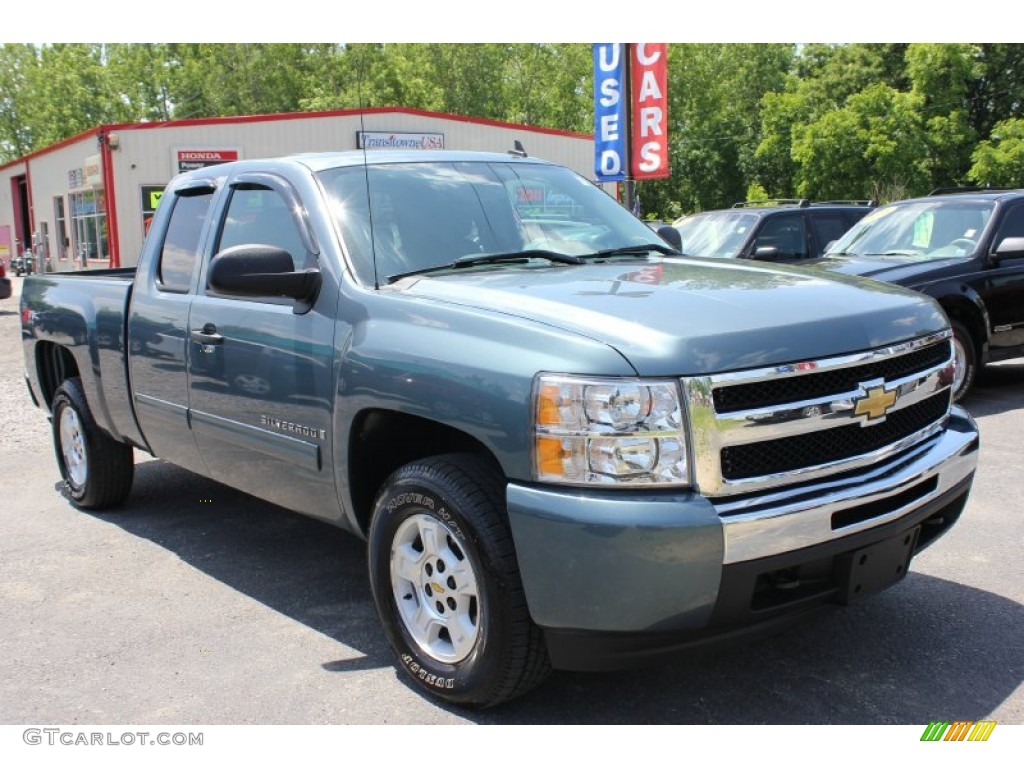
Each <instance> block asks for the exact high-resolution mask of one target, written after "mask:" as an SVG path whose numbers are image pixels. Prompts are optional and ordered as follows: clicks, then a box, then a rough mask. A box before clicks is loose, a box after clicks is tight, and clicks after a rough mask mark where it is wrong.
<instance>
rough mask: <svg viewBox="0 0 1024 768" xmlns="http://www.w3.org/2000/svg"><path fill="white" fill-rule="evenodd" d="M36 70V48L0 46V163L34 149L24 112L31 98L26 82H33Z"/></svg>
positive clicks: (24, 45) (13, 45)
mask: <svg viewBox="0 0 1024 768" xmlns="http://www.w3.org/2000/svg"><path fill="white" fill-rule="evenodd" d="M38 68H39V57H38V51H37V50H36V48H35V46H33V45H28V44H17V43H14V44H5V45H0V161H6V160H11V159H13V158H16V157H21V156H22V155H25V154H28V153H29V152H31V151H32V149H33V146H34V145H33V143H32V130H31V128H30V127H29V125H28V124H27V123H26V122H25V117H26V115H25V111H26V106H27V104H28V102H29V101H30V100H31V98H32V92H31V90H30V89H29V83H31V82H36V80H37V78H36V76H35V70H36V69H38Z"/></svg>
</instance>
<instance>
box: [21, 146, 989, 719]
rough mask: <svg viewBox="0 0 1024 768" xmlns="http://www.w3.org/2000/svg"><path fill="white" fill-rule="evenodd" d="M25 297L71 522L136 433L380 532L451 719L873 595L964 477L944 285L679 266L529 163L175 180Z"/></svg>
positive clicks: (270, 169) (34, 363)
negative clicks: (567, 674)
mask: <svg viewBox="0 0 1024 768" xmlns="http://www.w3.org/2000/svg"><path fill="white" fill-rule="evenodd" d="M22 301H23V306H22V310H23V311H22V323H23V325H22V335H23V340H24V351H25V362H26V376H27V382H28V388H29V391H30V393H31V397H32V399H33V401H34V402H35V403H36V404H37V405H38V406H39V407H41V408H44V409H45V410H46V411H47V413H48V414H49V415H50V419H51V422H52V428H53V439H54V444H55V449H56V458H57V464H58V466H59V470H60V473H61V475H62V477H63V482H64V488H65V490H66V494H67V496H68V497H69V499H70V501H71V503H73V504H75V505H77V506H79V507H82V508H85V509H105V508H110V507H114V506H116V505H119V504H121V503H122V502H124V501H125V500H126V498H127V497H128V495H129V492H130V489H131V485H132V476H133V450H134V449H138V450H141V451H145V452H146V453H149V454H152V455H153V456H157V457H160V458H161V459H164V460H166V461H168V462H172V463H174V464H177V465H180V466H182V467H185V468H187V469H189V470H192V471H195V472H197V473H200V474H202V475H204V476H207V477H211V478H214V479H216V480H219V481H221V482H223V483H226V484H227V485H230V486H233V487H235V488H239V489H242V490H243V491H246V492H248V493H250V494H253V495H254V496H258V497H260V498H262V499H267V500H269V501H272V502H274V503H276V504H279V505H281V506H283V507H285V508H287V509H290V510H295V511H297V512H300V513H303V514H307V515H311V516H314V517H316V518H320V519H322V520H326V521H329V522H331V523H334V524H336V525H338V526H340V527H342V528H344V529H347V530H349V531H351V532H352V533H354V534H356V535H358V536H361V537H364V538H365V539H366V541H367V543H368V561H369V572H370V583H371V585H372V591H373V597H374V600H375V603H376V606H377V609H378V612H379V615H380V618H381V621H382V624H383V627H384V630H385V633H386V635H387V638H388V640H389V642H390V644H391V646H392V647H393V649H394V652H395V654H396V657H397V660H398V662H397V663H398V666H399V667H400V668H401V669H402V670H403V671H404V672H405V673H406V674H408V675H409V677H410V678H411V680H412V681H414V683H415V684H416V685H418V686H419V687H421V688H422V689H423V690H425V691H428V692H430V693H432V694H434V695H436V696H439V697H441V698H443V699H445V700H447V701H449V702H453V703H457V704H462V705H466V706H488V705H493V704H497V703H499V702H502V701H505V700H507V699H510V698H512V697H514V696H518V695H521V694H523V693H525V692H526V691H528V690H530V689H531V688H533V687H535V686H536V685H538V684H539V683H540V682H541V681H542V680H543V679H544V677H545V676H546V675H547V673H548V672H549V670H550V669H552V668H561V669H576V670H598V669H607V668H614V667H626V666H630V665H636V664H641V663H652V662H654V661H655V660H658V659H662V658H663V657H666V656H668V655H670V654H672V653H675V652H678V651H680V650H681V649H684V648H686V647H687V646H689V645H692V644H694V643H699V642H704V641H707V640H711V639H714V638H719V637H721V636H724V635H734V634H739V633H741V632H745V631H748V630H751V629H761V628H770V627H773V626H775V625H777V624H779V623H781V622H782V621H783V620H784V619H789V618H792V617H793V616H795V615H798V614H801V613H804V612H805V611H808V610H810V609H812V608H815V607H819V606H821V605H822V604H825V603H847V602H850V601H852V600H855V599H857V598H859V597H861V596H864V595H867V594H871V593H873V592H876V591H878V590H880V589H882V588H884V587H887V586H889V585H891V584H893V583H895V582H896V581H898V580H899V579H900V578H901V577H902V576H903V575H904V574H905V573H906V571H907V568H908V566H909V564H910V562H911V559H912V558H913V556H914V555H915V554H916V553H917V552H919V551H920V550H921V549H922V548H924V547H926V546H928V545H929V544H931V543H932V542H933V541H935V539H937V538H938V537H939V536H941V535H942V534H943V533H944V532H945V531H947V530H948V529H949V528H950V526H951V525H953V524H954V522H955V521H956V520H957V518H958V517H959V515H960V513H961V511H962V510H963V508H964V505H965V503H966V500H967V497H968V493H969V490H970V486H971V482H972V478H973V475H974V470H975V467H976V464H977V455H978V432H977V428H976V426H975V424H974V423H973V422H972V420H971V419H970V417H969V416H968V415H967V414H966V413H965V412H964V411H963V410H962V409H960V408H959V407H957V406H954V405H953V404H952V403H951V396H950V395H951V387H950V385H951V382H952V381H953V377H954V355H953V351H952V346H951V333H950V326H949V322H948V320H947V319H946V317H945V315H944V314H943V312H942V311H941V309H940V308H939V307H938V305H937V304H936V303H935V302H934V301H933V300H932V299H930V298H927V297H925V296H922V295H920V294H916V293H912V292H909V291H906V290H904V289H902V288H898V287H895V286H890V285H885V284H882V283H873V282H869V281H865V280H863V279H862V278H857V277H847V276H838V277H836V278H835V279H832V278H828V277H825V276H821V275H816V274H811V273H805V272H801V271H799V270H798V269H796V268H790V267H784V266H776V267H772V266H768V265H760V264H751V263H748V262H728V263H723V261H722V260H714V259H708V260H702V259H690V258H682V257H680V255H679V254H678V253H676V252H675V251H673V250H672V248H671V247H670V246H668V245H666V243H665V242H664V241H662V240H660V239H659V238H658V237H657V235H656V234H655V233H654V232H652V231H651V229H650V228H649V227H647V226H645V225H644V224H643V223H642V222H641V221H639V220H637V219H636V218H634V217H633V216H632V215H631V214H630V213H629V212H628V211H626V210H625V209H624V208H622V207H621V206H620V205H618V203H616V202H615V201H614V200H613V199H612V198H611V197H610V196H608V195H607V194H606V193H605V192H604V191H603V190H601V189H600V188H598V187H597V186H595V185H594V184H593V183H591V182H590V181H588V180H586V179H584V178H582V177H581V176H579V175H577V174H575V173H573V172H571V171H569V170H567V169H565V168H562V167H559V166H557V165H553V164H550V163H547V162H544V161H541V160H537V159H533V158H527V157H521V156H512V155H502V154H490V153H487V154H482V153H481V154H478V153H453V152H441V153H430V152H417V153H405V152H386V153H376V154H374V153H359V152H357V153H331V154H310V155H298V156H294V157H289V158H282V159H273V160H252V161H243V162H238V163H230V164H226V165H220V166H216V167H213V168H206V169H202V170H198V171H194V172H190V173H187V174H183V175H181V176H178V177H177V178H175V179H174V180H173V181H172V182H171V183H170V185H169V186H168V188H167V190H166V191H165V194H164V197H163V202H162V203H161V205H160V208H159V210H158V212H157V214H156V217H155V219H154V221H153V224H152V228H151V230H150V233H149V235H148V237H147V240H146V243H145V246H144V249H143V251H142V253H141V255H140V259H139V265H138V267H137V268H135V269H123V270H112V271H106V272H104V271H92V272H82V273H75V274H66V275H61V274H48V275H40V276H31V277H29V278H28V279H27V280H26V284H25V286H24V291H23V299H22Z"/></svg>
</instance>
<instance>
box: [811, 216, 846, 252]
mask: <svg viewBox="0 0 1024 768" xmlns="http://www.w3.org/2000/svg"><path fill="white" fill-rule="evenodd" d="M851 224H852V222H850V221H848V220H847V219H846V217H844V216H843V214H841V213H812V214H811V229H812V230H814V238H815V240H817V242H818V253H817V254H815V255H816V256H820V255H821V254H822V253H824V252H825V246H826V245H828V244H829V243H831V242H833V241H834V240H838V239H839V238H840V237H842V236H843V235H845V234H846V230H848V229H849V228H850V226H851Z"/></svg>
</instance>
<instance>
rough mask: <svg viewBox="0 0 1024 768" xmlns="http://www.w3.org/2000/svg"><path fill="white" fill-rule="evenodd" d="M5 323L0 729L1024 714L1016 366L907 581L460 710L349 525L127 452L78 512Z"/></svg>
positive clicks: (985, 393)
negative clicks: (399, 623)
mask: <svg viewBox="0 0 1024 768" xmlns="http://www.w3.org/2000/svg"><path fill="white" fill-rule="evenodd" d="M13 279H14V282H15V290H16V293H20V284H21V279H20V278H13ZM18 321H19V317H18V309H17V298H16V297H15V298H14V299H9V300H5V301H2V302H0V413H3V415H4V416H3V422H2V424H3V427H2V429H0V499H2V500H0V510H2V512H0V724H28V723H36V724H38V723H44V724H45V723H63V724H76V723H82V724H84V723H88V724H141V723H145V724H182V725H188V724H245V723H255V724H285V723H308V724H319V723H339V724H340V723H407V724H411V723H459V722H477V723H529V724H542V723H677V724H710V723H730V724H758V723H775V724H788V723H830V724H887V723H901V724H908V725H911V724H912V725H922V726H923V724H926V723H928V722H929V721H931V720H937V719H950V720H953V719H963V720H978V719H995V720H997V721H998V722H999V723H1015V724H1022V723H1024V686H1022V685H1021V682H1022V678H1024V643H1022V637H1024V607H1022V602H1024V566H1022V557H1021V553H1022V550H1024V548H1022V544H1024V489H1022V488H1021V483H1020V477H1021V473H1020V471H1019V467H1020V463H1021V453H1022V448H1024V440H1022V437H1021V435H1022V432H1024V409H1022V408H1024V360H1016V361H1012V362H1010V363H1004V364H1000V365H998V366H994V367H993V368H992V369H991V370H989V371H988V372H986V373H985V374H984V375H983V376H982V378H981V380H980V382H979V384H978V387H977V390H976V392H975V393H974V394H973V395H972V396H971V398H970V399H969V402H968V403H967V404H966V405H967V406H968V408H969V410H970V411H971V412H972V413H973V414H974V415H975V416H976V417H977V418H978V420H979V423H980V425H981V431H982V453H981V466H980V469H979V471H978V474H977V477H976V482H975V490H974V494H973V496H972V497H971V500H970V502H969V504H968V507H967V509H966V511H965V513H964V515H963V517H962V518H961V521H960V523H959V524H958V526H957V527H955V528H954V529H953V531H952V532H950V533H949V534H948V535H947V536H946V537H945V538H944V539H942V540H941V541H939V542H938V543H937V544H936V545H935V546H933V547H931V548H930V549H929V550H927V551H926V552H924V553H922V555H921V556H920V557H918V558H917V559H916V560H915V561H914V565H913V568H912V571H911V573H910V575H909V576H908V577H907V578H906V579H905V580H904V581H903V582H902V583H901V584H899V585H897V586H896V587H894V588H893V589H890V590H888V591H887V592H885V593H883V594H881V595H878V596H876V597H875V598H873V599H871V600H869V601H866V602H863V603H861V604H857V605H854V606H851V607H848V608H844V609H838V608H837V609H835V610H829V611H826V612H824V613H821V614H818V615H816V616H814V617H812V618H811V619H809V620H807V621H804V622H801V623H800V624H798V625H796V626H794V627H792V628H790V629H788V630H786V631H785V632H783V633H781V634H778V635H775V636H773V637H771V638H769V639H766V640H760V641H757V642H749V643H743V644H738V645H730V646H728V647H724V646H723V647H717V648H714V649H710V650H705V651H701V652H699V653H694V654H693V655H692V656H689V657H687V658H684V659H682V660H680V661H677V662H675V663H672V664H669V665H665V666H662V667H660V668H656V669H649V670H644V671H640V672H630V673H615V674H566V673H557V674H555V675H554V676H553V677H552V678H551V679H550V680H549V682H548V684H547V685H546V686H545V687H543V688H542V689H540V690H539V691H537V692H535V693H533V694H531V695H530V696H528V697H526V698H524V699H522V700H519V701H517V702H514V703H512V704H510V705H507V706H505V707H502V708H499V709H496V710H489V711H486V712H483V713H467V712H463V711H459V710H456V709H453V708H447V707H444V706H439V705H438V704H436V703H434V702H432V701H430V700H427V699H425V698H422V697H421V696H420V695H418V694H417V693H416V692H415V691H413V690H412V689H411V688H409V687H407V686H406V685H405V683H404V682H403V681H402V680H401V679H400V677H399V676H398V674H397V671H396V669H395V667H394V666H393V664H392V658H391V654H390V651H389V649H388V648H387V646H386V644H385V641H384V636H383V633H382V631H381V629H380V628H379V625H378V622H377V618H376V615H375V613H374V609H373V605H372V602H371V598H370V588H369V584H368V581H367V574H366V560H365V553H364V548H363V544H362V542H360V541H358V540H357V539H355V538H354V537H351V536H349V535H347V534H344V533H342V532H340V531H337V530H334V529H332V528H330V527H328V526H326V525H324V524H321V523H318V522H315V521H312V520H308V519H305V518H302V517H299V516H297V515H294V514H291V513H288V512H285V511H282V510H281V509H279V508H276V507H274V506H272V505H270V504H266V503H263V502H260V501H257V500H255V499H253V498H251V497H248V496H246V495H244V494H242V493H239V492H237V491H234V490H231V489H228V488H226V487H224V486H221V485H218V484H216V483H214V482H211V481H208V480H205V479H203V478H201V477H198V476H196V475H193V474H190V473H189V472H186V471H183V470H180V469H177V468H175V467H173V466H170V465H168V464H165V463H163V462H161V461H156V460H152V459H150V458H148V457H145V456H143V455H139V456H138V460H139V465H138V467H137V476H136V484H135V490H134V492H133V494H132V496H131V498H130V500H129V502H128V504H127V505H126V506H125V507H124V508H123V509H121V510H120V511H117V512H115V513H109V514H103V515H94V514H87V513H83V512H79V511H76V510H75V509H74V508H72V507H71V506H70V504H69V503H68V502H67V501H66V500H65V499H64V498H63V497H62V496H61V494H60V491H59V485H58V473H57V468H56V464H55V462H54V458H53V451H52V448H51V442H50V434H49V424H48V422H47V420H46V419H45V418H44V416H43V414H42V412H40V411H38V410H36V409H34V408H33V407H32V406H31V403H30V400H29V398H28V395H27V393H26V391H25V388H24V386H23V382H22V370H23V360H22V357H21V349H20V334H19V326H18Z"/></svg>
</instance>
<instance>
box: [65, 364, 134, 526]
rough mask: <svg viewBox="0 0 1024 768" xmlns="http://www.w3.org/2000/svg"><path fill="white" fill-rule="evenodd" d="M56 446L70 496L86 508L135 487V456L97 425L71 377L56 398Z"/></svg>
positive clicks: (110, 503) (109, 502) (110, 502)
mask: <svg viewBox="0 0 1024 768" xmlns="http://www.w3.org/2000/svg"><path fill="white" fill-rule="evenodd" d="M53 445H54V449H55V451H56V454H57V466H58V467H59V468H60V474H61V477H62V478H64V489H65V491H66V492H67V495H68V497H69V498H70V499H71V501H72V502H73V503H74V504H75V505H76V506H78V507H81V508H83V509H107V508H109V507H116V506H117V505H118V504H120V503H121V502H123V501H124V500H125V498H126V497H127V496H128V493H129V492H130V491H131V488H132V480H133V479H134V475H135V456H134V454H133V452H132V447H131V446H130V445H128V444H127V443H120V442H118V441H117V440H114V439H113V438H111V437H110V436H108V435H107V434H106V433H105V432H103V431H102V430H101V429H100V428H99V427H97V426H96V420H95V419H94V418H93V416H92V411H90V410H89V405H88V403H87V402H86V399H85V394H84V393H83V392H82V382H81V380H80V379H78V378H73V379H68V380H67V381H65V382H64V383H63V384H61V385H60V387H59V388H58V389H57V392H56V394H55V395H54V397H53Z"/></svg>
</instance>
